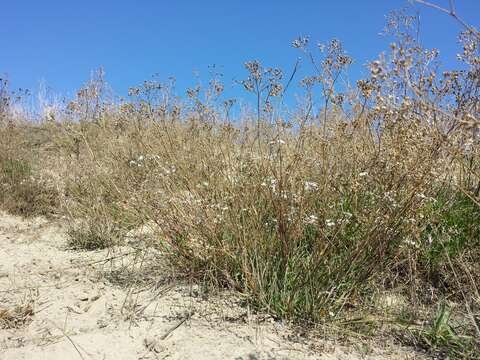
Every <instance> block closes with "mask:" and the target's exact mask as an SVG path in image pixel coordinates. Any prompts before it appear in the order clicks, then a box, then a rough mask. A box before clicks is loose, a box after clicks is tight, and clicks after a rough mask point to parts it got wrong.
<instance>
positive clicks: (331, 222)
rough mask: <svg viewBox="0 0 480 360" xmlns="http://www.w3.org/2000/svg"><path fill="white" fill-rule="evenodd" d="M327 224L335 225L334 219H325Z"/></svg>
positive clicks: (329, 225)
mask: <svg viewBox="0 0 480 360" xmlns="http://www.w3.org/2000/svg"><path fill="white" fill-rule="evenodd" d="M325 225H327V226H328V227H332V226H335V221H333V220H331V219H327V220H325Z"/></svg>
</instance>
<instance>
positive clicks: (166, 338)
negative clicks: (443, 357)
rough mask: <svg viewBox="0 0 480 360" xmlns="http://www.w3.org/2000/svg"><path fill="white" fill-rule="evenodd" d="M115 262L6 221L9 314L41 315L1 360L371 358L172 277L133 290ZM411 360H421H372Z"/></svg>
mask: <svg viewBox="0 0 480 360" xmlns="http://www.w3.org/2000/svg"><path fill="white" fill-rule="evenodd" d="M128 250H129V249H128V248H124V249H120V250H119V251H128ZM130 250H131V248H130ZM108 256H111V254H107V253H106V252H105V251H97V252H74V251H68V250H65V234H64V230H63V229H62V228H61V227H60V226H59V225H58V224H55V223H50V222H47V221H46V220H42V219H35V220H29V221H26V220H22V219H20V218H17V217H13V216H9V215H6V214H3V213H0V309H13V308H14V307H15V306H17V305H25V306H27V307H26V308H27V309H28V306H31V307H32V309H33V315H31V316H29V317H28V316H27V318H28V320H27V321H26V323H25V324H23V325H22V324H17V326H15V327H13V328H7V329H0V359H1V360H11V359H28V360H35V359H59V360H60V359H62V360H63V359H115V360H121V359H129V360H130V359H200V360H202V359H238V360H239V359H245V360H247V359H248V360H255V359H337V358H338V359H357V358H361V356H360V355H358V354H354V353H350V354H347V352H346V351H345V350H341V348H340V347H333V348H332V347H330V350H329V351H328V352H325V353H323V354H321V352H322V351H318V349H317V350H316V351H314V350H312V346H308V345H307V344H305V343H303V344H302V343H300V342H298V341H296V342H294V341H290V340H288V338H289V336H291V332H290V331H289V330H288V329H287V327H285V326H283V325H282V324H281V323H276V322H273V321H268V320H264V319H263V320H261V319H259V316H258V315H255V316H254V315H251V314H250V312H249V311H248V309H247V308H245V306H241V304H240V300H239V299H238V298H235V297H234V296H233V295H228V294H224V295H211V296H209V298H208V299H206V298H205V296H202V294H201V292H199V291H198V289H196V288H195V287H189V286H186V285H184V284H183V285H182V284H176V283H175V282H173V283H172V282H169V281H167V280H166V279H168V276H165V279H163V281H160V282H157V283H156V286H153V287H152V286H151V284H152V281H145V282H142V283H139V284H138V286H135V287H132V286H127V285H125V284H129V283H131V281H130V282H125V281H124V279H125V277H126V276H127V277H128V274H129V273H128V271H119V270H118V269H123V270H125V269H130V270H131V271H133V270H132V269H134V268H133V267H131V268H129V265H128V264H129V263H128V261H129V259H128V258H129V257H128V256H126V257H122V258H119V259H118V260H115V261H113V262H110V263H108V264H105V262H102V261H101V260H102V259H105V258H106V257H108ZM130 260H131V258H130ZM95 261H97V262H96V263H95ZM137 263H138V261H137ZM135 269H136V268H135ZM146 269H147V271H144V272H143V273H142V276H143V277H144V278H145V277H146V278H148V276H149V274H148V267H147V268H146ZM112 270H113V272H112ZM137 270H138V269H137ZM156 276H157V275H156ZM147 285H148V286H147ZM175 327H176V329H175V330H172V329H174V328H175ZM409 355H410V356H409ZM406 357H408V358H410V359H411V358H414V357H415V354H408V353H406V352H405V351H402V352H399V353H398V354H392V353H389V354H388V355H386V354H384V355H378V354H377V355H370V356H369V358H389V359H390V358H398V359H400V358H406Z"/></svg>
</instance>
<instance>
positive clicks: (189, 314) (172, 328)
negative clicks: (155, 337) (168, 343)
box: [160, 313, 192, 340]
mask: <svg viewBox="0 0 480 360" xmlns="http://www.w3.org/2000/svg"><path fill="white" fill-rule="evenodd" d="M191 317H192V313H188V314H186V315H185V316H184V317H183V319H181V320H180V321H179V322H178V323H176V324H175V325H174V326H172V327H171V328H170V329H168V330H167V332H166V333H165V334H163V335H162V336H160V340H165V339H166V338H167V337H168V335H170V334H171V333H172V332H174V331H175V330H177V329H178V328H179V327H180V326H181V325H182V324H183V323H184V322H185V321H187V320H188V319H190V318H191Z"/></svg>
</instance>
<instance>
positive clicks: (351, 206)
mask: <svg viewBox="0 0 480 360" xmlns="http://www.w3.org/2000/svg"><path fill="white" fill-rule="evenodd" d="M395 20H396V23H395V26H393V28H392V29H393V30H394V31H395V34H396V35H397V36H398V41H397V42H396V43H395V44H393V45H392V46H391V52H390V54H389V56H388V57H386V58H383V59H380V60H378V61H374V62H372V63H371V65H370V72H371V76H370V77H369V78H367V79H364V80H361V81H359V82H358V83H357V86H356V87H354V88H353V89H350V90H349V91H344V92H339V91H338V90H337V89H338V84H337V81H338V79H339V78H341V77H342V76H344V74H345V73H346V71H347V69H348V66H349V65H350V64H351V62H352V59H351V58H349V57H348V56H347V55H346V54H345V52H344V51H343V48H342V46H341V44H340V42H338V41H337V40H334V41H332V42H330V43H329V44H327V45H326V46H325V47H323V46H322V47H321V48H320V49H311V48H310V47H309V44H308V39H306V38H300V39H298V40H296V41H294V43H293V45H294V47H296V48H298V49H300V50H301V51H302V52H303V54H304V56H305V59H307V60H308V61H309V62H310V63H311V65H312V68H313V69H314V73H313V75H312V76H307V77H305V78H303V79H302V80H301V81H300V84H301V85H302V86H303V87H304V89H305V94H306V96H305V99H306V100H305V103H304V104H303V106H302V107H301V108H300V109H299V110H298V111H296V112H288V113H287V112H285V111H283V108H282V107H281V106H276V104H277V102H276V101H275V99H282V97H283V96H285V93H286V89H288V87H289V86H290V84H291V81H292V78H294V77H293V75H295V72H294V74H293V75H292V76H291V77H286V78H284V76H283V73H282V72H281V71H280V70H278V69H272V68H264V67H263V66H262V65H261V64H260V63H259V62H249V63H247V64H246V70H247V72H248V76H247V78H246V79H245V80H244V81H242V82H241V84H242V85H243V86H244V87H245V89H246V90H247V91H249V92H253V93H254V94H255V95H256V96H255V98H256V103H255V106H254V108H255V109H256V110H255V111H253V112H251V113H250V112H248V111H247V112H245V114H244V115H243V117H242V118H239V119H237V121H230V120H231V119H230V116H229V110H230V109H231V107H232V106H233V104H234V101H233V100H231V99H227V100H224V101H223V103H220V105H215V101H216V102H217V104H218V102H219V100H218V99H221V93H222V91H223V86H222V85H221V84H220V83H219V82H218V79H214V80H212V82H211V83H210V87H209V88H207V89H205V90H204V93H203V95H202V89H200V88H196V89H189V90H188V91H187V95H188V97H187V99H186V100H185V102H184V103H183V105H182V104H181V103H180V102H179V101H178V99H177V98H176V97H175V96H173V94H172V93H171V87H170V85H169V84H166V85H165V84H160V83H155V82H145V83H144V84H143V85H142V86H140V87H136V88H132V89H131V90H130V95H131V101H129V102H123V103H121V104H115V103H112V102H110V101H108V100H107V99H106V97H105V95H104V93H102V89H104V88H105V86H104V83H103V78H102V76H101V75H102V74H101V73H99V74H98V76H97V77H94V78H93V79H92V80H91V81H90V82H89V83H87V85H86V86H85V88H83V89H81V90H80V91H79V92H78V95H77V98H76V99H74V100H72V102H71V103H70V104H69V106H68V108H67V109H66V110H65V112H64V113H63V114H61V118H56V119H53V120H52V119H49V121H46V122H44V123H41V124H40V125H35V126H34V125H18V124H15V123H10V124H6V123H5V124H4V125H3V126H2V127H1V130H0V131H1V132H2V134H0V135H1V136H2V138H7V137H10V139H13V138H14V139H17V140H16V141H17V143H15V142H12V141H10V142H8V147H9V148H10V150H9V151H10V153H9V154H10V155H8V156H3V157H0V165H1V167H0V168H1V169H2V173H1V178H0V179H1V182H2V186H3V192H2V194H3V195H2V196H0V203H2V204H3V205H4V206H5V207H6V208H7V210H8V209H10V210H12V209H14V211H15V206H16V209H17V210H16V211H17V212H19V213H23V212H25V211H24V210H22V209H26V208H28V207H29V206H30V207H31V208H34V209H35V207H36V206H37V204H48V206H47V208H49V207H54V208H56V210H57V211H60V212H62V213H64V214H66V215H68V217H69V218H70V220H71V230H70V232H69V234H70V245H71V246H72V247H74V248H86V249H93V248H99V247H107V246H112V245H115V244H119V243H121V242H122V241H123V239H124V237H125V235H126V234H127V232H128V231H130V230H132V229H135V228H137V227H139V226H141V225H142V224H145V223H147V222H148V223H152V222H153V223H155V224H156V225H157V233H156V242H155V244H154V246H156V247H158V248H160V249H162V250H163V251H164V253H165V255H166V257H167V259H168V260H170V262H171V263H172V264H173V265H174V266H176V268H177V269H179V270H180V271H181V272H183V273H184V274H188V275H189V276H190V277H191V278H196V279H198V280H199V281H204V280H205V279H208V281H209V282H210V283H211V284H215V285H217V286H219V287H228V288H233V289H236V290H238V291H241V292H243V293H245V294H247V295H248V296H249V299H250V300H251V302H252V303H253V304H255V305H256V306H258V307H259V308H261V309H263V310H265V311H268V312H270V313H272V314H274V315H275V316H278V317H281V318H289V319H294V320H297V321H307V322H310V323H329V322H330V323H331V322H335V321H337V320H338V319H345V318H348V317H349V316H350V314H352V313H355V314H356V313H357V312H358V311H364V310H365V309H367V308H369V307H370V306H371V305H372V304H374V298H375V295H376V294H378V293H384V292H395V293H400V294H402V296H404V297H405V298H406V299H407V302H408V304H409V305H408V309H394V310H392V311H393V312H394V313H395V314H393V315H394V316H398V317H400V316H401V312H402V311H408V312H409V317H410V319H413V318H414V317H420V318H423V319H424V321H425V324H431V327H430V328H428V327H424V328H422V329H421V330H420V331H414V334H415V339H417V340H416V341H417V345H418V344H427V346H428V347H429V348H430V349H432V350H434V349H436V348H440V347H441V348H442V349H444V348H448V347H449V346H450V345H452V344H453V345H454V346H453V349H454V353H452V354H453V355H455V356H457V355H458V354H463V356H465V357H467V356H473V355H472V354H475V351H476V350H478V349H479V348H478V346H479V344H478V338H480V331H479V314H480V296H479V291H478V286H479V283H480V282H479V281H480V277H479V274H480V268H479V265H478V261H477V260H476V259H478V256H479V255H480V254H479V249H480V246H479V245H480V244H479V239H480V197H479V191H480V175H479V174H480V153H479V149H480V148H479V146H478V145H479V136H478V134H479V129H480V121H479V110H480V108H479V103H478V91H479V85H480V83H479V79H480V76H479V71H480V68H479V66H480V61H479V54H478V51H479V50H478V49H479V37H478V33H476V32H474V31H472V30H469V31H467V32H465V33H462V35H461V41H462V44H463V50H464V51H463V53H462V54H461V56H460V58H461V59H463V60H464V62H465V66H466V69H465V70H459V71H448V72H445V73H443V74H438V73H437V72H436V67H435V61H436V59H437V56H438V52H436V51H435V50H431V51H429V50H425V49H423V48H421V47H420V45H419V44H418V43H416V41H415V40H414V37H412V36H410V35H408V34H409V31H412V30H411V29H409V28H408V26H407V25H408V24H411V23H412V21H411V18H409V17H408V16H405V15H403V16H397V17H396V18H395ZM425 64H433V65H430V66H429V65H425ZM315 89H320V91H318V92H316V90H315ZM315 99H318V101H317V100H315ZM318 102H320V103H321V104H322V108H321V110H320V111H316V112H315V106H316V105H315V104H317V103H318ZM25 127H26V128H27V130H25V131H22V132H21V134H23V135H22V136H25V137H26V138H29V137H31V136H32V134H34V133H38V132H45V133H46V134H48V135H47V140H46V142H47V143H48V144H49V147H48V151H47V150H45V149H44V148H42V149H43V150H42V151H36V152H30V153H28V152H27V153H26V154H25V155H22V156H20V154H19V153H16V152H17V151H18V149H19V146H18V139H19V138H21V136H20V135H19V134H20V132H19V131H18V129H19V128H22V129H25ZM28 129H30V130H31V131H30V133H29V130H28ZM14 144H17V145H16V146H15V145H14ZM4 146H6V145H5V144H4ZM37 148H38V147H37ZM37 148H35V149H37ZM32 151H33V150H32ZM17 155H18V156H17ZM28 156H30V159H29V158H28ZM25 159H27V160H25ZM52 159H53V160H52ZM28 161H30V162H33V163H35V164H36V165H35V166H36V167H37V168H38V167H40V168H41V167H42V165H43V167H45V164H47V163H48V164H52V163H53V164H57V166H56V167H55V168H54V169H53V170H55V171H57V173H60V174H61V179H62V181H61V185H59V186H58V188H60V189H62V194H61V196H60V194H57V195H56V196H54V197H52V198H50V197H48V200H45V198H44V197H43V196H44V195H42V194H43V191H44V189H45V188H44V187H42V186H39V185H38V184H39V183H37V182H32V181H33V180H28V179H30V178H31V177H32V174H33V171H34V170H32V169H34V168H35V167H34V166H33V165H32V164H31V163H30V162H28ZM58 164H61V166H58ZM37 171H40V170H37ZM23 184H26V185H23ZM34 184H35V185H34ZM40 189H41V190H40ZM12 194H14V195H12ZM12 197H14V199H15V201H14V203H15V204H22V201H23V202H24V204H29V206H27V205H15V206H13V207H12V205H9V204H11V203H12V201H13V200H12ZM54 199H55V200H54ZM54 201H58V202H60V203H61V206H60V207H57V206H55V204H56V203H55V202H54ZM42 209H44V206H43V205H42ZM42 211H43V210H42ZM42 211H40V212H39V211H37V210H35V211H33V213H35V214H36V213H42ZM446 302H448V304H450V305H452V304H455V306H453V305H452V309H453V307H455V308H456V309H458V311H457V312H456V313H455V314H456V316H457V317H459V318H461V319H466V320H465V321H463V322H462V321H460V325H458V327H456V328H454V327H453V325H452V324H451V323H450V320H451V319H453V318H454V316H453V313H454V311H453V310H451V308H450V307H446V305H445V304H446ZM435 304H443V305H441V306H442V307H440V308H439V310H432V311H433V313H431V318H430V319H429V316H430V315H429V313H428V312H427V314H425V312H423V309H424V308H425V306H426V307H427V308H428V307H430V308H432V309H434V308H435ZM450 305H448V306H450ZM389 315H392V314H389ZM393 315H392V316H393ZM407 318H408V317H407ZM409 321H413V320H409ZM429 321H430V323H429ZM399 322H400V320H399ZM428 326H430V325H428ZM428 329H430V330H428ZM475 337H476V338H475ZM459 347H460V348H462V349H466V350H465V351H464V352H463V353H462V351H460V350H459ZM471 349H473V350H471ZM467 350H468V351H467ZM453 355H452V356H453Z"/></svg>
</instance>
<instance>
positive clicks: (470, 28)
mask: <svg viewBox="0 0 480 360" xmlns="http://www.w3.org/2000/svg"><path fill="white" fill-rule="evenodd" d="M414 1H415V2H416V3H418V4H422V5H425V6H428V7H431V8H433V9H436V10H438V11H441V12H443V13H445V14H448V15H450V16H451V17H453V18H454V19H455V20H456V21H457V22H459V23H460V24H461V25H462V26H463V27H464V28H465V29H467V30H468V31H470V32H472V33H473V34H474V35H475V36H476V37H477V38H479V39H480V32H479V31H478V30H477V29H475V28H474V27H473V26H472V25H469V24H467V22H465V21H464V20H463V19H462V18H461V17H459V16H458V14H457V11H456V10H455V2H454V1H453V0H450V1H449V3H450V8H449V9H447V8H444V7H442V6H440V5H437V4H434V3H431V2H429V1H425V0H414Z"/></svg>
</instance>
